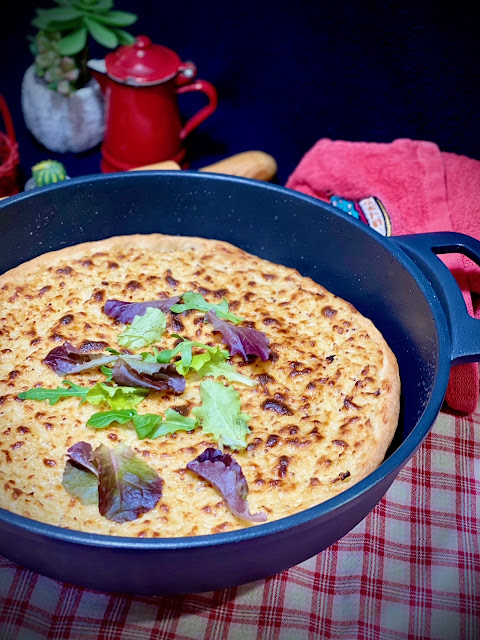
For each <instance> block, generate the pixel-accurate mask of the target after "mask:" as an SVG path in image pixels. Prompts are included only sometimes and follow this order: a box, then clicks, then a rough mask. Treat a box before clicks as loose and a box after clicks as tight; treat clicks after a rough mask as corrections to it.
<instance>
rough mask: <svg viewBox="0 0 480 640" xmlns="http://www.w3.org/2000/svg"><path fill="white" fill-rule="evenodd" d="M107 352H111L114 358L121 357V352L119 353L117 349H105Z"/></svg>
mask: <svg viewBox="0 0 480 640" xmlns="http://www.w3.org/2000/svg"><path fill="white" fill-rule="evenodd" d="M105 351H109V352H110V353H112V354H113V355H114V356H119V355H120V351H117V350H116V349H113V348H112V347H107V348H106V349H105Z"/></svg>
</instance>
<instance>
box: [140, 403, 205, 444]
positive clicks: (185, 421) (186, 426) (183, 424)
mask: <svg viewBox="0 0 480 640" xmlns="http://www.w3.org/2000/svg"><path fill="white" fill-rule="evenodd" d="M197 424H198V421H197V420H196V419H195V418H189V417H188V416H182V414H181V413H178V411H175V410H174V409H167V410H166V411H165V420H164V421H163V422H162V423H161V424H159V425H158V426H157V428H156V429H155V430H154V431H153V433H151V434H150V435H149V436H148V437H149V438H151V439H152V440H155V438H159V437H160V436H166V435H167V434H169V433H176V432H177V431H193V429H195V427H196V426H197Z"/></svg>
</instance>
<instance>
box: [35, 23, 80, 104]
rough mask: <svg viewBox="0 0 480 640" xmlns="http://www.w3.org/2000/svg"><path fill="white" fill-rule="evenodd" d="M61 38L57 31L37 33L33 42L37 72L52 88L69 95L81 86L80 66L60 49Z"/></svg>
mask: <svg viewBox="0 0 480 640" xmlns="http://www.w3.org/2000/svg"><path fill="white" fill-rule="evenodd" d="M60 38H61V35H60V34H59V33H58V32H56V31H52V32H48V31H39V32H38V33H37V35H36V36H35V38H34V39H33V42H32V52H33V53H34V55H35V73H36V74H37V76H38V77H39V78H43V79H44V80H45V82H46V83H47V85H48V87H49V88H50V89H53V90H54V91H57V92H58V93H61V94H62V95H64V96H69V95H71V94H72V93H73V92H74V91H76V90H77V88H79V87H78V80H79V78H80V68H79V66H78V64H77V61H76V60H75V59H74V58H72V57H70V56H62V54H61V53H60V51H59V50H58V42H59V40H60Z"/></svg>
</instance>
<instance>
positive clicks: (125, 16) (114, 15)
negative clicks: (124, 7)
mask: <svg viewBox="0 0 480 640" xmlns="http://www.w3.org/2000/svg"><path fill="white" fill-rule="evenodd" d="M95 20H96V21H97V22H101V23H102V24H107V25H109V26H110V27H129V26H130V25H132V24H133V23H134V22H136V21H137V20H138V16H137V15H136V14H135V13H130V12H129V11H109V12H108V13H103V14H98V15H96V16H95Z"/></svg>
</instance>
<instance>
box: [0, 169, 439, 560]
mask: <svg viewBox="0 0 480 640" xmlns="http://www.w3.org/2000/svg"><path fill="white" fill-rule="evenodd" d="M163 177H165V178H173V179H174V180H177V179H179V180H185V179H192V178H193V179H195V180H199V181H204V180H206V181H207V182H208V181H209V180H211V181H212V183H215V182H218V181H220V182H230V183H235V184H245V185H247V186H249V187H253V188H257V189H261V190H262V191H264V190H268V191H272V192H274V193H275V194H277V195H279V196H283V197H289V198H292V197H293V198H295V199H298V200H301V201H305V202H307V203H309V204H314V205H315V206H317V207H319V208H320V209H325V210H327V211H328V212H329V213H330V214H332V215H333V216H338V217H340V218H343V219H344V220H346V221H347V222H348V223H349V224H350V225H351V226H352V227H353V228H356V229H357V230H358V231H359V232H361V233H366V234H367V235H368V236H370V237H371V238H372V239H373V240H374V241H375V242H377V243H379V244H380V245H381V246H382V247H383V248H384V249H385V250H386V251H387V252H388V253H389V254H390V255H392V256H393V257H394V258H395V259H396V260H397V262H400V264H401V265H402V266H403V267H404V268H405V269H406V270H407V271H408V272H409V273H410V275H411V276H412V277H413V278H414V280H415V282H416V284H417V286H418V287H419V289H420V291H421V293H422V295H423V296H424V297H425V299H426V301H427V302H428V304H429V307H430V309H431V310H432V317H433V320H434V324H435V328H436V330H437V339H438V340H437V350H438V364H437V370H436V372H435V376H434V384H433V386H432V387H431V389H430V399H429V401H428V402H427V404H426V406H425V409H424V411H423V413H422V415H421V416H420V418H419V419H418V421H417V424H416V425H415V426H414V427H413V429H412V431H411V432H410V433H409V434H408V436H407V437H406V438H405V440H403V441H402V442H401V444H400V445H399V446H398V447H397V449H395V451H394V452H393V453H391V454H390V455H389V457H388V458H387V459H386V460H384V461H383V462H382V464H381V465H380V466H379V467H378V468H377V469H375V470H374V471H373V472H372V473H370V474H369V475H368V476H367V477H366V478H364V479H363V480H361V481H360V482H358V483H356V484H355V485H353V486H351V487H349V488H348V489H345V491H342V492H341V493H340V494H338V495H337V496H334V497H332V498H329V499H328V500H326V501H324V502H322V503H320V504H318V505H315V506H313V507H310V508H309V509H305V510H303V511H300V512H299V513H296V514H293V515H290V516H287V517H285V518H281V519H279V520H274V521H273V522H265V523H262V524H259V525H255V526H251V527H248V528H244V529H239V530H236V531H230V532H225V533H217V534H208V535H203V536H191V537H176V538H151V539H150V538H132V537H125V536H110V535H104V534H96V533H88V532H82V531H76V530H74V529H65V528H62V527H59V526H56V525H50V524H47V523H43V522H40V521H37V520H31V519H30V518H27V517H26V516H21V515H19V514H16V513H13V512H10V511H7V510H6V509H2V508H0V524H2V523H6V524H7V525H12V526H14V527H16V528H18V529H20V530H22V531H23V532H25V533H29V534H33V535H40V536H43V537H46V538H49V539H52V540H56V541H57V542H65V543H70V544H73V545H75V544H79V545H82V546H88V547H97V548H106V547H107V548H110V549H124V550H129V551H146V550H152V551H161V550H173V549H198V548H202V547H215V546H217V545H227V544H232V543H239V542H242V541H247V540H252V539H255V538H263V537H266V536H270V535H275V534H278V533H281V532H283V531H286V530H290V529H294V528H295V527H299V526H301V525H305V524H307V523H309V522H311V523H313V522H315V521H317V520H320V519H323V518H327V516H328V515H329V514H331V513H334V512H335V513H340V512H341V511H343V510H345V509H347V508H348V506H349V505H350V504H351V503H353V502H354V501H355V500H357V499H358V498H359V497H360V496H362V495H364V494H367V493H368V492H369V491H371V490H372V489H373V488H374V487H375V486H376V485H379V484H382V483H383V481H384V480H385V479H386V478H387V477H388V476H392V482H393V480H394V479H395V477H396V476H397V475H398V473H399V472H400V470H401V469H402V467H403V466H404V465H405V464H406V463H407V462H408V461H409V460H410V458H411V457H412V456H413V455H414V453H415V451H416V450H417V449H418V448H419V447H420V445H421V444H422V442H423V440H424V439H425V438H426V437H427V435H428V433H429V431H430V429H431V428H432V426H433V422H434V420H435V419H436V417H437V415H438V413H439V411H440V408H441V405H442V402H443V398H444V395H445V393H446V389H447V384H448V378H449V373H450V366H451V339H450V332H449V329H448V323H447V318H446V315H445V311H444V309H443V307H442V305H441V303H440V301H439V300H438V297H437V295H436V294H435V291H434V288H433V286H432V284H431V283H430V282H429V281H428V279H427V277H426V276H425V274H424V273H423V272H422V271H421V269H420V268H419V267H418V266H417V265H416V264H415V263H414V262H413V260H412V259H411V258H410V257H409V256H408V255H407V254H406V253H405V252H404V251H402V249H400V248H399V247H398V246H397V245H396V244H395V241H394V240H392V239H390V238H385V237H383V236H381V235H380V234H379V233H378V232H376V231H374V230H373V229H371V228H370V227H368V226H367V225H365V224H363V223H361V222H360V221H358V220H356V219H354V218H352V217H351V216H349V215H348V214H346V213H344V212H343V211H340V210H339V209H338V208H336V207H333V206H332V205H330V204H328V203H325V202H323V201H321V200H319V199H317V198H314V197H312V196H308V195H306V194H304V193H301V192H299V191H294V190H293V189H288V188H286V187H283V186H280V185H275V184H272V183H264V182H260V181H258V180H253V179H250V178H243V177H238V176H228V175H223V174H215V173H208V172H201V173H200V172H198V171H186V170H183V171H134V172H125V173H109V174H93V175H87V176H80V177H77V178H71V179H69V180H67V181H64V182H61V183H57V184H54V185H50V186H46V187H41V188H39V189H35V190H31V191H26V192H23V193H19V194H16V195H14V196H10V197H9V198H7V199H6V200H4V201H1V202H0V215H1V213H2V211H3V210H5V209H8V208H9V206H10V203H16V202H21V201H23V200H25V199H28V200H30V199H32V198H36V197H37V196H41V195H42V194H44V193H50V192H53V191H58V190H67V191H68V190H69V189H72V188H75V187H76V186H77V185H85V184H90V183H96V182H104V183H108V182H110V181H112V182H113V183H115V182H116V181H117V180H133V181H136V180H143V179H148V180H156V179H162V178H163ZM0 233H1V218H0ZM125 235H127V234H125ZM49 250H51V249H49ZM41 253H44V252H41ZM41 253H39V254H37V255H41ZM15 266H17V265H15ZM387 488H388V487H387Z"/></svg>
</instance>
